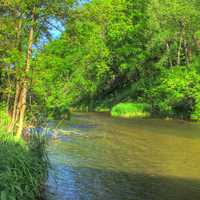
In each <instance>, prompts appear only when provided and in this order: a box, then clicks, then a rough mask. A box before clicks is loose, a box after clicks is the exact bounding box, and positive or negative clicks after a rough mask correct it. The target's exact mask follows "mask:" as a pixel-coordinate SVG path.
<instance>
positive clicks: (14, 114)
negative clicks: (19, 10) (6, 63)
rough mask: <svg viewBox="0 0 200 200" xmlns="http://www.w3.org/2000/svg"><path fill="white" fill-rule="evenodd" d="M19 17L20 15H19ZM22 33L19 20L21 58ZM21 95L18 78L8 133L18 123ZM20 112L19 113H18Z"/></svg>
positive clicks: (18, 34)
mask: <svg viewBox="0 0 200 200" xmlns="http://www.w3.org/2000/svg"><path fill="white" fill-rule="evenodd" d="M19 17H21V16H20V14H19ZM21 32H22V20H21V19H20V20H19V24H18V26H17V43H18V44H17V47H18V52H19V55H20V57H22V41H21V39H22V38H21ZM19 73H20V71H19V70H18V69H16V74H19ZM20 93H21V85H20V80H19V78H17V80H16V91H15V99H14V103H13V108H12V117H11V122H10V124H9V126H8V132H11V131H13V130H14V127H15V125H16V122H17V120H18V113H19V112H18V101H19V97H20ZM17 112H18V113H17Z"/></svg>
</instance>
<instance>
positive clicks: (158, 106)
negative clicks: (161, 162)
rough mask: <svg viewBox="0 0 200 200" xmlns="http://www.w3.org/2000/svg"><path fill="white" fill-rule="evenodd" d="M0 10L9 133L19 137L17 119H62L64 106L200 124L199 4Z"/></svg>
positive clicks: (125, 0)
mask: <svg viewBox="0 0 200 200" xmlns="http://www.w3.org/2000/svg"><path fill="white" fill-rule="evenodd" d="M0 5H1V6H0V14H1V18H0V20H1V28H0V52H1V54H0V55H1V56H0V66H1V67H0V74H1V78H0V86H1V87H0V88H1V90H0V100H1V102H4V103H5V104H7V111H8V112H9V113H10V115H11V116H12V120H11V123H10V126H9V131H11V130H12V131H13V130H14V131H15V130H16V131H17V135H20V134H21V132H22V129H23V126H24V119H25V120H26V121H29V122H31V123H35V122H37V121H38V120H39V119H40V118H42V117H43V115H44V116H47V115H50V116H56V117H57V116H63V113H66V111H67V112H68V109H69V108H70V107H72V108H76V109H80V110H108V109H111V108H112V107H113V106H114V105H116V104H118V103H121V102H136V103H144V104H149V105H150V106H151V108H152V109H151V112H152V114H154V115H157V116H169V117H178V118H186V119H194V120H198V119H200V95H199V88H200V74H199V73H200V68H199V60H200V55H199V48H200V12H199V8H200V3H199V1H197V0H190V1H189V0H173V1H171V0H163V1H158V0H135V1H131V0H93V1H81V4H80V1H71V0H69V1H55V2H54V1H53V3H52V2H51V1H34V0H30V1H22V0H21V1H17V2H16V1H13V0H7V1H6V0H1V4H0ZM13 27H16V28H15V29H13ZM55 30H56V31H55ZM58 31H60V33H61V34H60V36H59V37H57V38H55V37H54V38H53V40H52V35H51V33H52V32H53V35H55V32H58ZM26 110H27V112H26V113H27V114H26V115H25V111H26ZM41 115H42V116H41ZM39 121H40V120H39Z"/></svg>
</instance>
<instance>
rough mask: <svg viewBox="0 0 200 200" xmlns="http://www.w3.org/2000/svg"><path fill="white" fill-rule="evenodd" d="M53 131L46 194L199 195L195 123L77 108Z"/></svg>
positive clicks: (119, 198)
mask: <svg viewBox="0 0 200 200" xmlns="http://www.w3.org/2000/svg"><path fill="white" fill-rule="evenodd" d="M55 124H56V122H54V123H52V124H51V126H56V125H55ZM57 131H58V132H60V133H62V134H64V135H63V136H60V137H59V138H58V139H55V140H51V141H50V143H49V146H48V154H49V159H50V162H51V167H50V168H49V176H48V180H47V182H46V186H45V188H46V189H45V196H46V199H47V200H200V125H198V124H194V123H189V122H184V121H176V120H172V121H166V120H161V119H135V120H128V119H120V118H111V117H110V116H108V115H106V114H101V113H99V114H98V113H87V114H81V113H80V114H76V115H74V116H73V117H72V120H71V121H70V122H68V121H66V122H63V123H62V124H60V125H59V128H58V130H57Z"/></svg>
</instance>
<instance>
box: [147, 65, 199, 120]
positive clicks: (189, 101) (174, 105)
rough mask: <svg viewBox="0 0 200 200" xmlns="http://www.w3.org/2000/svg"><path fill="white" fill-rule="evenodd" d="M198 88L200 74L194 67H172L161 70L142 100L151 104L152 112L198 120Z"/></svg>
mask: <svg viewBox="0 0 200 200" xmlns="http://www.w3.org/2000/svg"><path fill="white" fill-rule="evenodd" d="M183 77H184V78H183ZM199 88H200V75H199V74H198V72H197V71H196V70H195V69H193V68H186V67H174V68H172V69H167V70H163V71H162V73H161V75H160V76H159V77H158V82H157V83H156V84H155V85H153V86H152V87H151V88H149V89H147V90H146V92H145V94H146V97H145V98H144V99H143V100H144V101H147V102H148V103H150V104H151V105H152V108H153V113H154V114H158V115H160V116H164V117H176V118H182V119H193V120H200V103H199V102H200V95H199Z"/></svg>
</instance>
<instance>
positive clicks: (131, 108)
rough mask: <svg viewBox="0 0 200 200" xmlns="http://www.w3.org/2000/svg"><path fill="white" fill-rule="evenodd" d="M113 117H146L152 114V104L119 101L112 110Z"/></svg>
mask: <svg viewBox="0 0 200 200" xmlns="http://www.w3.org/2000/svg"><path fill="white" fill-rule="evenodd" d="M111 115H112V116H113V117H125V118H136V117H139V118H144V117H149V116H150V106H149V105H148V104H144V103H119V104H117V105H115V106H114V107H113V108H112V110H111Z"/></svg>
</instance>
